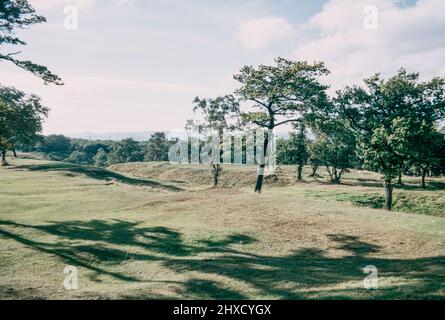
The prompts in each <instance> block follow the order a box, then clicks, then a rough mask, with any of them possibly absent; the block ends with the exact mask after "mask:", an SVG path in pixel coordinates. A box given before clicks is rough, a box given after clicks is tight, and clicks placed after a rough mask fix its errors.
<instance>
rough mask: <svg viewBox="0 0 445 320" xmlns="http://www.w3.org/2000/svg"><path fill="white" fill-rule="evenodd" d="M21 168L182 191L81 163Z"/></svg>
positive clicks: (49, 164) (160, 183)
mask: <svg viewBox="0 0 445 320" xmlns="http://www.w3.org/2000/svg"><path fill="white" fill-rule="evenodd" d="M15 168H16V169H19V170H30V171H57V172H69V173H71V174H82V175H85V176H87V177H89V178H92V179H97V180H104V181H112V180H115V181H118V182H120V183H125V184H129V185H137V186H145V187H152V188H162V189H166V190H170V191H180V190H182V189H181V188H178V187H176V186H174V185H171V184H167V183H163V182H160V181H156V180H153V179H141V178H132V177H128V176H125V175H123V174H120V173H118V172H115V171H112V170H108V169H104V168H99V167H93V166H87V165H79V164H71V163H64V162H53V163H47V164H38V165H22V166H18V167H15Z"/></svg>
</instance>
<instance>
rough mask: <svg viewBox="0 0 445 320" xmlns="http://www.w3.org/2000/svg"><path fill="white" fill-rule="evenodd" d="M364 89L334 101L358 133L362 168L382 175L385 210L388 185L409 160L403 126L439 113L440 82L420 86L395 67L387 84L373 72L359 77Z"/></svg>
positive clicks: (443, 103) (443, 100) (444, 99)
mask: <svg viewBox="0 0 445 320" xmlns="http://www.w3.org/2000/svg"><path fill="white" fill-rule="evenodd" d="M365 85H366V87H364V88H362V87H357V86H355V87H347V88H346V89H345V90H343V91H341V92H338V97H337V99H336V102H337V106H339V108H340V110H341V112H342V113H343V115H344V116H345V117H346V118H347V119H348V120H349V121H350V124H351V127H352V128H353V129H354V130H355V131H356V132H357V133H358V140H359V151H360V154H361V156H362V157H363V160H364V162H365V164H367V165H368V166H371V167H373V168H374V169H376V170H378V171H380V172H382V173H383V176H384V181H385V183H384V185H385V190H386V201H385V208H386V209H387V210H391V208H392V191H393V184H392V181H393V179H394V178H395V177H397V175H398V172H399V169H400V167H401V166H402V164H403V163H404V162H405V161H407V160H408V159H409V157H410V154H409V153H410V152H409V145H408V141H407V139H408V136H409V135H408V133H409V131H410V129H409V128H407V127H406V126H407V125H409V124H410V123H412V121H411V120H413V119H414V120H415V121H424V122H425V123H430V124H432V123H435V122H436V121H438V120H440V119H443V117H444V115H445V94H444V93H445V81H444V79H442V78H433V79H432V80H430V81H428V82H420V81H419V74H418V73H408V72H407V71H406V70H404V69H401V70H400V71H399V72H398V73H397V74H396V75H395V76H393V77H391V78H390V79H388V80H384V79H382V77H381V76H380V75H379V74H376V75H375V76H373V77H371V78H369V79H365Z"/></svg>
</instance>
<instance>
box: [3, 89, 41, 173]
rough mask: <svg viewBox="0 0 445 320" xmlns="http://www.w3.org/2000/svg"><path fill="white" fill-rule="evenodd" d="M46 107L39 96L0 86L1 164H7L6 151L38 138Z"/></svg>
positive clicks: (33, 141) (31, 142)
mask: <svg viewBox="0 0 445 320" xmlns="http://www.w3.org/2000/svg"><path fill="white" fill-rule="evenodd" d="M47 116H48V108H47V107H45V106H43V105H42V104H41V102H40V98H39V97H37V96H35V95H27V94H25V93H24V92H22V91H19V90H17V89H15V88H10V87H0V151H1V154H2V166H5V165H7V162H6V151H7V150H14V151H15V150H16V147H17V146H18V145H31V144H34V143H35V142H36V141H37V140H38V139H39V133H41V131H42V123H43V120H44V118H46V117H47Z"/></svg>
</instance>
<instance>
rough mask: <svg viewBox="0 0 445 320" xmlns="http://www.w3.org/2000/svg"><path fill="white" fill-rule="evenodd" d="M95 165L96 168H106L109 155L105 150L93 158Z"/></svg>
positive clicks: (101, 150)
mask: <svg viewBox="0 0 445 320" xmlns="http://www.w3.org/2000/svg"><path fill="white" fill-rule="evenodd" d="M93 161H94V165H95V166H96V167H106V166H107V165H108V153H106V152H105V150H104V149H102V148H101V149H99V150H98V151H97V153H96V155H95V156H94V157H93Z"/></svg>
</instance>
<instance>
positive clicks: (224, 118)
mask: <svg viewBox="0 0 445 320" xmlns="http://www.w3.org/2000/svg"><path fill="white" fill-rule="evenodd" d="M193 104H194V106H193V112H194V113H197V112H199V113H200V115H201V116H202V117H203V121H196V120H188V121H187V125H186V129H188V130H190V129H193V130H197V131H198V132H199V133H200V134H203V135H204V136H205V135H207V141H206V142H209V141H210V140H211V139H212V136H213V135H215V134H217V135H218V137H219V142H220V143H222V135H223V132H224V130H226V129H228V130H233V129H234V125H233V124H229V120H230V119H231V118H234V117H235V116H236V115H237V114H238V113H239V102H238V101H237V100H236V99H235V97H234V96H233V95H226V96H220V97H217V98H215V99H200V98H199V97H196V98H195V99H194V100H193ZM210 162H211V163H210V170H211V173H212V176H213V185H214V187H216V186H217V185H218V180H219V176H220V175H221V171H222V168H221V164H220V162H221V154H213V153H212V154H211V155H210Z"/></svg>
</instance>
